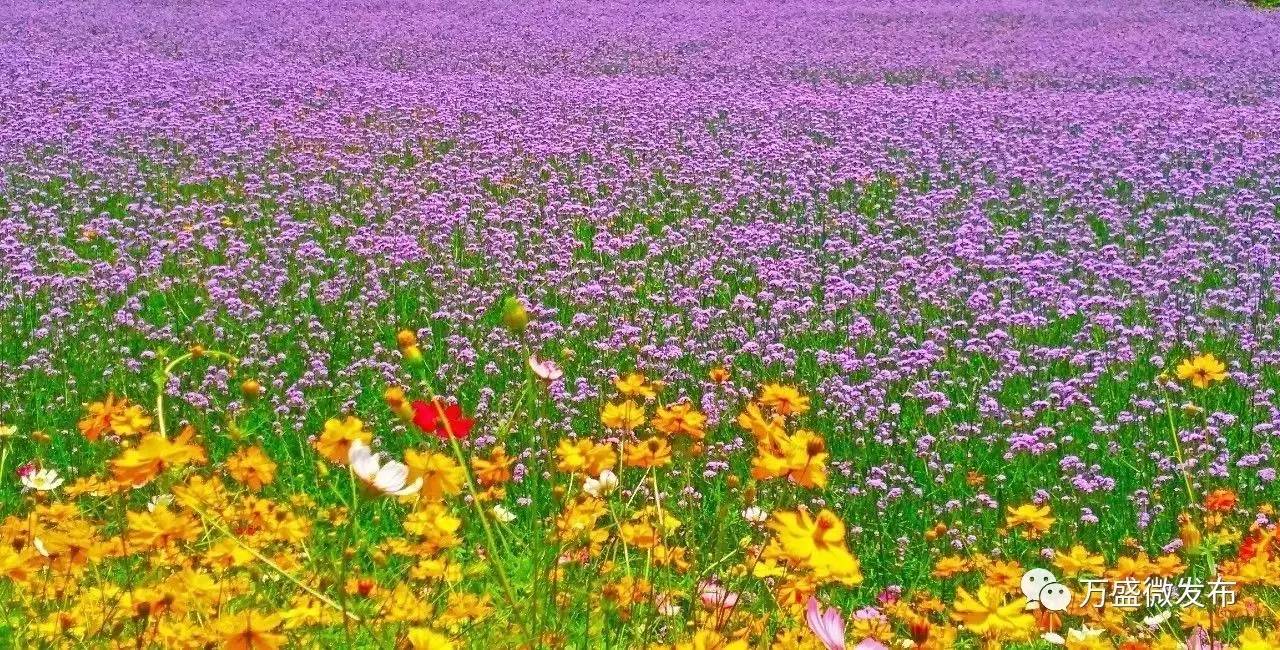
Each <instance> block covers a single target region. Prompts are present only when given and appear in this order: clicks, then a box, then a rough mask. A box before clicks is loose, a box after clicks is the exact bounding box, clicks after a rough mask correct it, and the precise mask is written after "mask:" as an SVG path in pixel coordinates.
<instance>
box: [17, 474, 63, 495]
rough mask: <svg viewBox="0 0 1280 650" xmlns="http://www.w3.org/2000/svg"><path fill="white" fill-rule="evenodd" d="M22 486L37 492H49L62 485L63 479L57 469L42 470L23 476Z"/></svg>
mask: <svg viewBox="0 0 1280 650" xmlns="http://www.w3.org/2000/svg"><path fill="white" fill-rule="evenodd" d="M22 484H23V485H25V486H27V487H28V488H31V489H32V490H35V491H37V492H49V491H52V490H56V489H58V486H59V485H62V477H61V476H58V470H56V469H42V470H40V471H38V472H32V473H30V474H27V475H26V476H23V477H22Z"/></svg>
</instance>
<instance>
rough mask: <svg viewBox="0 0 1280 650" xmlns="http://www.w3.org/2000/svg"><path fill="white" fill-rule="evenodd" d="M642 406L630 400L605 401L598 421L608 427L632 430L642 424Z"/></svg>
mask: <svg viewBox="0 0 1280 650" xmlns="http://www.w3.org/2000/svg"><path fill="white" fill-rule="evenodd" d="M644 419H645V418H644V408H642V407H641V406H639V405H638V404H636V403H635V402H633V401H631V400H626V401H625V402H622V403H621V404H614V403H612V402H609V403H606V404H605V405H604V409H603V410H602V411H601V412H600V422H601V423H602V424H604V426H606V427H608V428H610V429H616V430H620V431H634V430H636V429H638V428H639V427H640V426H642V425H643V424H644Z"/></svg>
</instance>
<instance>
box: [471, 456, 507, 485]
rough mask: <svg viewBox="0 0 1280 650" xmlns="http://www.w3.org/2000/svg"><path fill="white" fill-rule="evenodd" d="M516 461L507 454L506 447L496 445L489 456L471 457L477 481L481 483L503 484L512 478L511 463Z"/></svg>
mask: <svg viewBox="0 0 1280 650" xmlns="http://www.w3.org/2000/svg"><path fill="white" fill-rule="evenodd" d="M513 462H515V461H514V459H512V458H511V457H510V456H508V455H507V450H506V448H504V447H494V448H493V450H492V451H490V452H489V458H487V459H485V458H480V457H479V456H476V457H473V458H472V459H471V469H473V470H475V477H476V482H477V483H479V484H480V485H484V486H486V487H487V486H491V485H502V484H503V483H506V482H507V481H510V480H511V464H512V463H513Z"/></svg>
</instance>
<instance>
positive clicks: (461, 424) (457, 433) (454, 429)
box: [413, 398, 475, 440]
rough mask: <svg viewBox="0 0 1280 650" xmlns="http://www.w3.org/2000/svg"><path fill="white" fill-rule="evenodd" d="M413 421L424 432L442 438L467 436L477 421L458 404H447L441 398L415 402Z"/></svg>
mask: <svg viewBox="0 0 1280 650" xmlns="http://www.w3.org/2000/svg"><path fill="white" fill-rule="evenodd" d="M413 423H414V425H416V426H417V427H418V428H419V429H421V430H422V432H423V433H430V434H432V435H434V436H436V437H437V438H440V439H442V440H448V439H449V438H450V437H454V438H466V437H467V436H469V435H471V427H472V426H474V425H475V421H474V420H472V419H471V418H468V417H467V415H466V413H463V412H462V407H461V406H458V405H457V404H449V405H447V406H446V405H445V404H444V402H442V401H440V399H438V398H437V399H435V400H432V401H431V402H426V401H423V400H417V401H415V402H414V403H413Z"/></svg>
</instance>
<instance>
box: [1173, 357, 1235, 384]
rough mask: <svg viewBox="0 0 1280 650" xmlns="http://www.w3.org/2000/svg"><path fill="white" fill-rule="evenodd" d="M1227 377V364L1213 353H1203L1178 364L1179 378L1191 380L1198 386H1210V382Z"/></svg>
mask: <svg viewBox="0 0 1280 650" xmlns="http://www.w3.org/2000/svg"><path fill="white" fill-rule="evenodd" d="M1226 378H1227V366H1226V364H1224V363H1222V362H1221V361H1219V360H1218V358H1217V357H1215V356H1213V355H1212V354H1201V355H1197V356H1195V357H1193V358H1191V359H1185V360H1183V362H1182V363H1180V364H1178V379H1181V380H1183V381H1190V382H1191V385H1192V386H1195V387H1196V388H1208V387H1209V385H1210V384H1212V383H1214V382H1218V381H1222V380H1224V379H1226Z"/></svg>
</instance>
